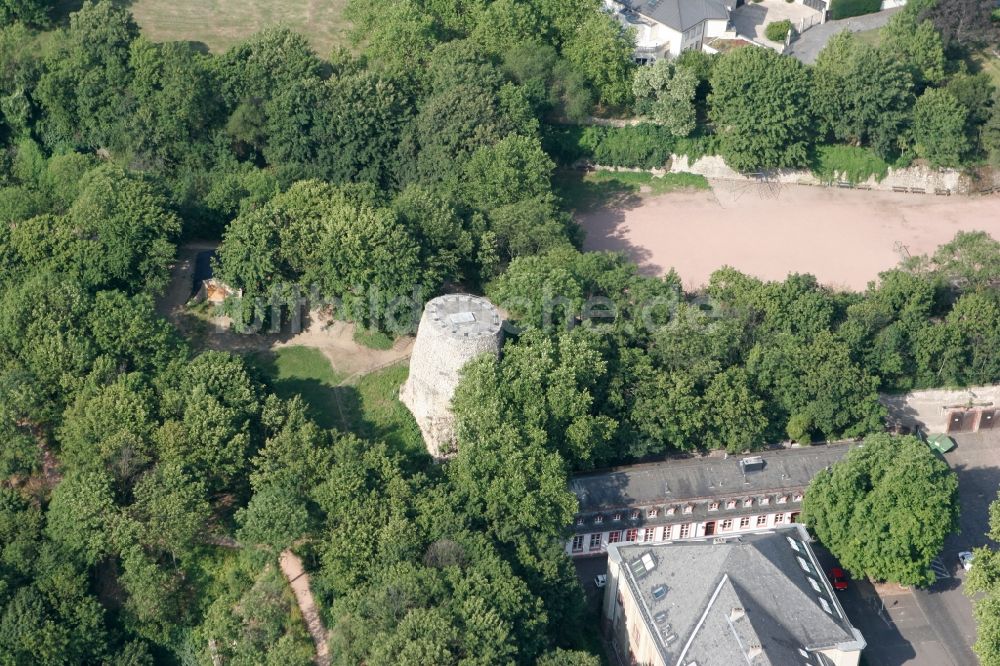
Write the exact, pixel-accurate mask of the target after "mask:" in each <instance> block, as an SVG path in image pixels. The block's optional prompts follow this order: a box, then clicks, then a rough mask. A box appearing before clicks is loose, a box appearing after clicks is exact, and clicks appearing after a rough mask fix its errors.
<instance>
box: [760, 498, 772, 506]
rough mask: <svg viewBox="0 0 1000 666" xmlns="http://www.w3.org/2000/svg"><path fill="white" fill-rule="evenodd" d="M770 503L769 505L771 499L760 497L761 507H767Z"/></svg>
mask: <svg viewBox="0 0 1000 666" xmlns="http://www.w3.org/2000/svg"><path fill="white" fill-rule="evenodd" d="M770 503H771V498H770V497H761V498H760V505H761V506H767V505H769V504H770Z"/></svg>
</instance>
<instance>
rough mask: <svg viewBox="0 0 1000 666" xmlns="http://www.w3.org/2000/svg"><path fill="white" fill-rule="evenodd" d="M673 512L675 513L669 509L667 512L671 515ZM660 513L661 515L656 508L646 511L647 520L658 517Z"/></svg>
mask: <svg viewBox="0 0 1000 666" xmlns="http://www.w3.org/2000/svg"><path fill="white" fill-rule="evenodd" d="M672 512H673V509H668V510H667V513H668V514H670V513H672ZM658 513H659V511H657V510H656V508H655V507H654V508H652V509H646V517H647V518H656V516H657V514H658Z"/></svg>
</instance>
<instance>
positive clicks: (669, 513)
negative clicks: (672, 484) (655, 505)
mask: <svg viewBox="0 0 1000 666" xmlns="http://www.w3.org/2000/svg"><path fill="white" fill-rule="evenodd" d="M650 511H656V509H650ZM675 513H677V509H675V508H674V507H672V506H670V507H667V515H668V516H672V515H674V514H675Z"/></svg>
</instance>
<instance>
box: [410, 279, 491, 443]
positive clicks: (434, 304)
mask: <svg viewBox="0 0 1000 666" xmlns="http://www.w3.org/2000/svg"><path fill="white" fill-rule="evenodd" d="M502 323H503V320H502V319H501V317H500V312H499V310H497V308H496V306H494V305H493V304H492V303H490V302H489V301H488V300H486V299H485V298H481V297H479V296H470V295H468V294H448V295H447V296H439V297H437V298H435V299H432V300H430V301H428V302H427V305H426V306H424V314H423V316H422V317H421V318H420V326H419V327H418V328H417V339H416V341H415V342H414V343H413V352H412V354H411V356H410V376H409V378H408V379H407V380H406V383H405V384H403V388H402V389H401V390H400V395H399V398H400V400H401V401H402V402H403V404H404V405H406V406H407V408H408V409H409V410H410V411H411V412H412V413H413V416H414V418H415V419H416V420H417V425H419V426H420V432H421V433H422V434H423V436H424V442H425V443H426V444H427V450H428V451H429V452H430V454H431V455H432V456H434V457H435V458H445V457H448V456H450V455H454V453H455V450H456V442H455V416H454V414H452V411H451V399H452V396H454V394H455V389H456V388H457V387H458V380H459V371H460V370H461V369H462V366H464V365H465V364H466V363H468V362H469V361H471V360H472V359H474V358H476V357H477V356H481V355H482V354H492V355H493V356H494V357H498V356H499V355H500V347H501V345H503V331H502V330H501V325H502Z"/></svg>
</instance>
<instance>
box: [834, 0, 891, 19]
mask: <svg viewBox="0 0 1000 666" xmlns="http://www.w3.org/2000/svg"><path fill="white" fill-rule="evenodd" d="M880 9H882V0H833V3H832V4H831V5H830V18H832V19H834V20H838V19H845V18H850V17H851V16H861V15H862V14H872V13H874V12H877V11H879V10H880Z"/></svg>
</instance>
